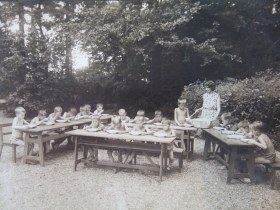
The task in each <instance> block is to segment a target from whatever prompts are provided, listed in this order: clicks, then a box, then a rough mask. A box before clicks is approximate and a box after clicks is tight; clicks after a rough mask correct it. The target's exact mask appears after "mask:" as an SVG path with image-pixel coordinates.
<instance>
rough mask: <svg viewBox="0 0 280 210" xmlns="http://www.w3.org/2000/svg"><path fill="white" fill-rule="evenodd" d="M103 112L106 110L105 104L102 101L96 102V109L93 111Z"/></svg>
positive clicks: (95, 112)
mask: <svg viewBox="0 0 280 210" xmlns="http://www.w3.org/2000/svg"><path fill="white" fill-rule="evenodd" d="M103 112H104V109H103V104H101V103H99V104H96V110H95V111H94V112H93V114H98V115H101V114H102V113H103Z"/></svg>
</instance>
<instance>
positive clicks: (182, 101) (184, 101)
mask: <svg viewBox="0 0 280 210" xmlns="http://www.w3.org/2000/svg"><path fill="white" fill-rule="evenodd" d="M186 103H187V100H186V99H182V98H179V99H178V105H179V104H186Z"/></svg>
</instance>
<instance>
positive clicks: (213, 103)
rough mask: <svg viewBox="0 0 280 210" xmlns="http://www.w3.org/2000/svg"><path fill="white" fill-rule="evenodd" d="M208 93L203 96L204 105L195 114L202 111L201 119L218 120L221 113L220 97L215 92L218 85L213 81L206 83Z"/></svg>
mask: <svg viewBox="0 0 280 210" xmlns="http://www.w3.org/2000/svg"><path fill="white" fill-rule="evenodd" d="M205 87H206V89H205V90H206V93H204V94H203V105H202V107H201V108H199V109H197V110H195V112H198V111H201V115H200V117H199V118H204V119H210V120H212V121H214V120H216V119H217V117H218V115H219V114H220V111H221V102H220V95H219V94H218V93H216V92H215V89H216V85H215V83H214V82H213V81H208V82H206V83H205Z"/></svg>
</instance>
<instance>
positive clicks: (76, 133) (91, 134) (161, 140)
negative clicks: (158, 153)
mask: <svg viewBox="0 0 280 210" xmlns="http://www.w3.org/2000/svg"><path fill="white" fill-rule="evenodd" d="M65 133H66V134H69V135H73V136H88V137H100V138H108V139H122V140H127V139H129V140H134V141H147V142H158V143H172V142H173V140H174V139H175V137H170V138H165V137H163V138H160V137H155V136H152V135H144V136H134V135H131V134H129V133H125V134H109V133H107V132H105V131H98V132H88V131H86V130H83V129H77V130H72V131H67V132H65Z"/></svg>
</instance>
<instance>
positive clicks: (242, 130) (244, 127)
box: [236, 120, 250, 136]
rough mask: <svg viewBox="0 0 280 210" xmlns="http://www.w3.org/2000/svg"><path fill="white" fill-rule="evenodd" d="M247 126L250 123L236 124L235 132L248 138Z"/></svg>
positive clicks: (245, 121) (246, 121)
mask: <svg viewBox="0 0 280 210" xmlns="http://www.w3.org/2000/svg"><path fill="white" fill-rule="evenodd" d="M249 125H250V123H249V122H248V120H243V121H240V122H239V123H238V124H237V127H238V130H237V131H236V133H240V134H242V135H244V136H248V135H249V133H250V129H249Z"/></svg>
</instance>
